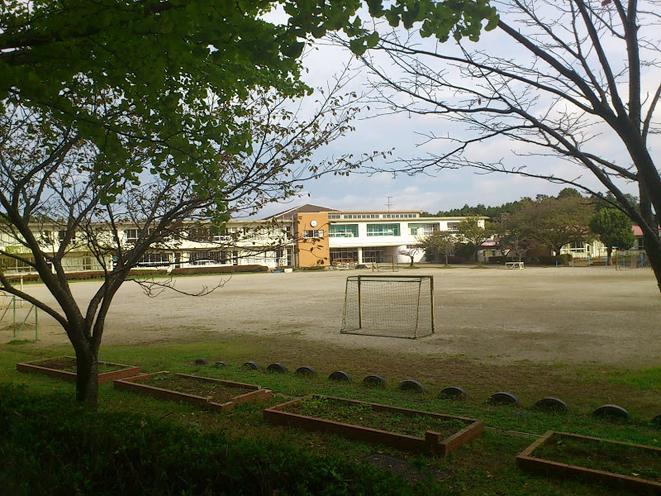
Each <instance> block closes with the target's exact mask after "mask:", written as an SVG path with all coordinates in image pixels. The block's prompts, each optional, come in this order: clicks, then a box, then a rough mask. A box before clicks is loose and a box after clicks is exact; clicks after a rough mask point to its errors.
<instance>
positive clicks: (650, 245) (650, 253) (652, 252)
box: [645, 234, 661, 291]
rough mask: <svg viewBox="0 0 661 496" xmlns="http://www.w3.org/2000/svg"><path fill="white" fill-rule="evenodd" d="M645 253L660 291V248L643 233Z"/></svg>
mask: <svg viewBox="0 0 661 496" xmlns="http://www.w3.org/2000/svg"><path fill="white" fill-rule="evenodd" d="M645 253H647V258H648V259H649V261H650V266H651V267H652V270H653V271H654V275H655V276H656V284H657V286H658V287H659V291H661V248H659V247H658V245H657V244H656V243H654V241H653V240H652V239H651V236H648V235H647V234H645Z"/></svg>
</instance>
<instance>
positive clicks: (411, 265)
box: [409, 257, 413, 269]
mask: <svg viewBox="0 0 661 496" xmlns="http://www.w3.org/2000/svg"><path fill="white" fill-rule="evenodd" d="M410 258H411V264H410V265H409V268H411V269H412V268H413V257H410Z"/></svg>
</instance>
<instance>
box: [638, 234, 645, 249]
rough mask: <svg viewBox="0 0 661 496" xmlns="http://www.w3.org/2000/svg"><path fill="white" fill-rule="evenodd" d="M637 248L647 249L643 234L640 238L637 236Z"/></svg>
mask: <svg viewBox="0 0 661 496" xmlns="http://www.w3.org/2000/svg"><path fill="white" fill-rule="evenodd" d="M636 248H638V249H639V250H644V249H645V238H643V237H642V236H641V237H640V238H636Z"/></svg>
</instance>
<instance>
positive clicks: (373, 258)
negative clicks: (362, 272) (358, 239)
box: [363, 248, 386, 263]
mask: <svg viewBox="0 0 661 496" xmlns="http://www.w3.org/2000/svg"><path fill="white" fill-rule="evenodd" d="M385 261H386V252H385V250H384V249H383V248H363V262H364V263H384V262H385Z"/></svg>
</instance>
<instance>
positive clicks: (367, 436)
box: [264, 395, 484, 456]
mask: <svg viewBox="0 0 661 496" xmlns="http://www.w3.org/2000/svg"><path fill="white" fill-rule="evenodd" d="M313 397H315V398H324V399H328V400H332V401H337V402H344V403H352V404H357V405H362V406H366V405H369V406H370V407H372V408H373V409H374V410H378V411H385V412H392V413H395V414H399V415H411V416H413V415H416V416H417V415H424V416H430V417H435V418H439V419H444V420H459V421H461V422H463V423H465V424H466V426H465V427H464V428H463V429H461V430H459V431H457V432H455V433H454V434H452V435H450V436H449V437H447V438H445V439H443V438H442V437H441V434H439V433H437V432H433V431H426V432H425V436H424V437H416V436H410V435H407V434H399V433H396V432H391V431H384V430H380V429H374V428H372V427H363V426H360V425H356V424H347V423H343V422H337V421H334V420H327V419H323V418H319V417H310V416H307V415H301V414H298V413H291V412H287V411H286V409H287V408H288V407H290V406H292V405H294V404H296V403H299V402H301V401H304V400H306V399H309V397H305V398H297V399H295V400H291V401H288V402H286V403H282V404H280V405H276V406H274V407H272V408H267V409H265V410H264V419H265V420H266V421H268V422H270V423H272V424H276V425H285V426H292V427H300V428H303V429H307V430H312V431H321V432H330V433H333V434H340V435H342V436H345V437H348V438H351V439H356V440H359V441H367V442H374V443H382V444H387V445H389V446H392V447H394V448H397V449H401V450H407V451H416V452H424V453H431V454H435V455H440V456H445V455H447V454H448V453H450V452H452V451H454V450H456V449H457V448H458V447H459V446H461V445H462V444H464V443H467V442H468V441H470V440H472V439H474V438H476V437H477V436H479V435H480V434H481V433H482V432H483V431H484V424H483V423H482V422H480V421H478V420H475V419H472V418H466V417H457V416H454V415H443V414H440V413H430V412H423V411H419V410H411V409H408V408H399V407H394V406H388V405H381V404H378V403H366V402H363V401H357V400H348V399H343V398H335V397H331V396H318V395H315V396H313Z"/></svg>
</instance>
